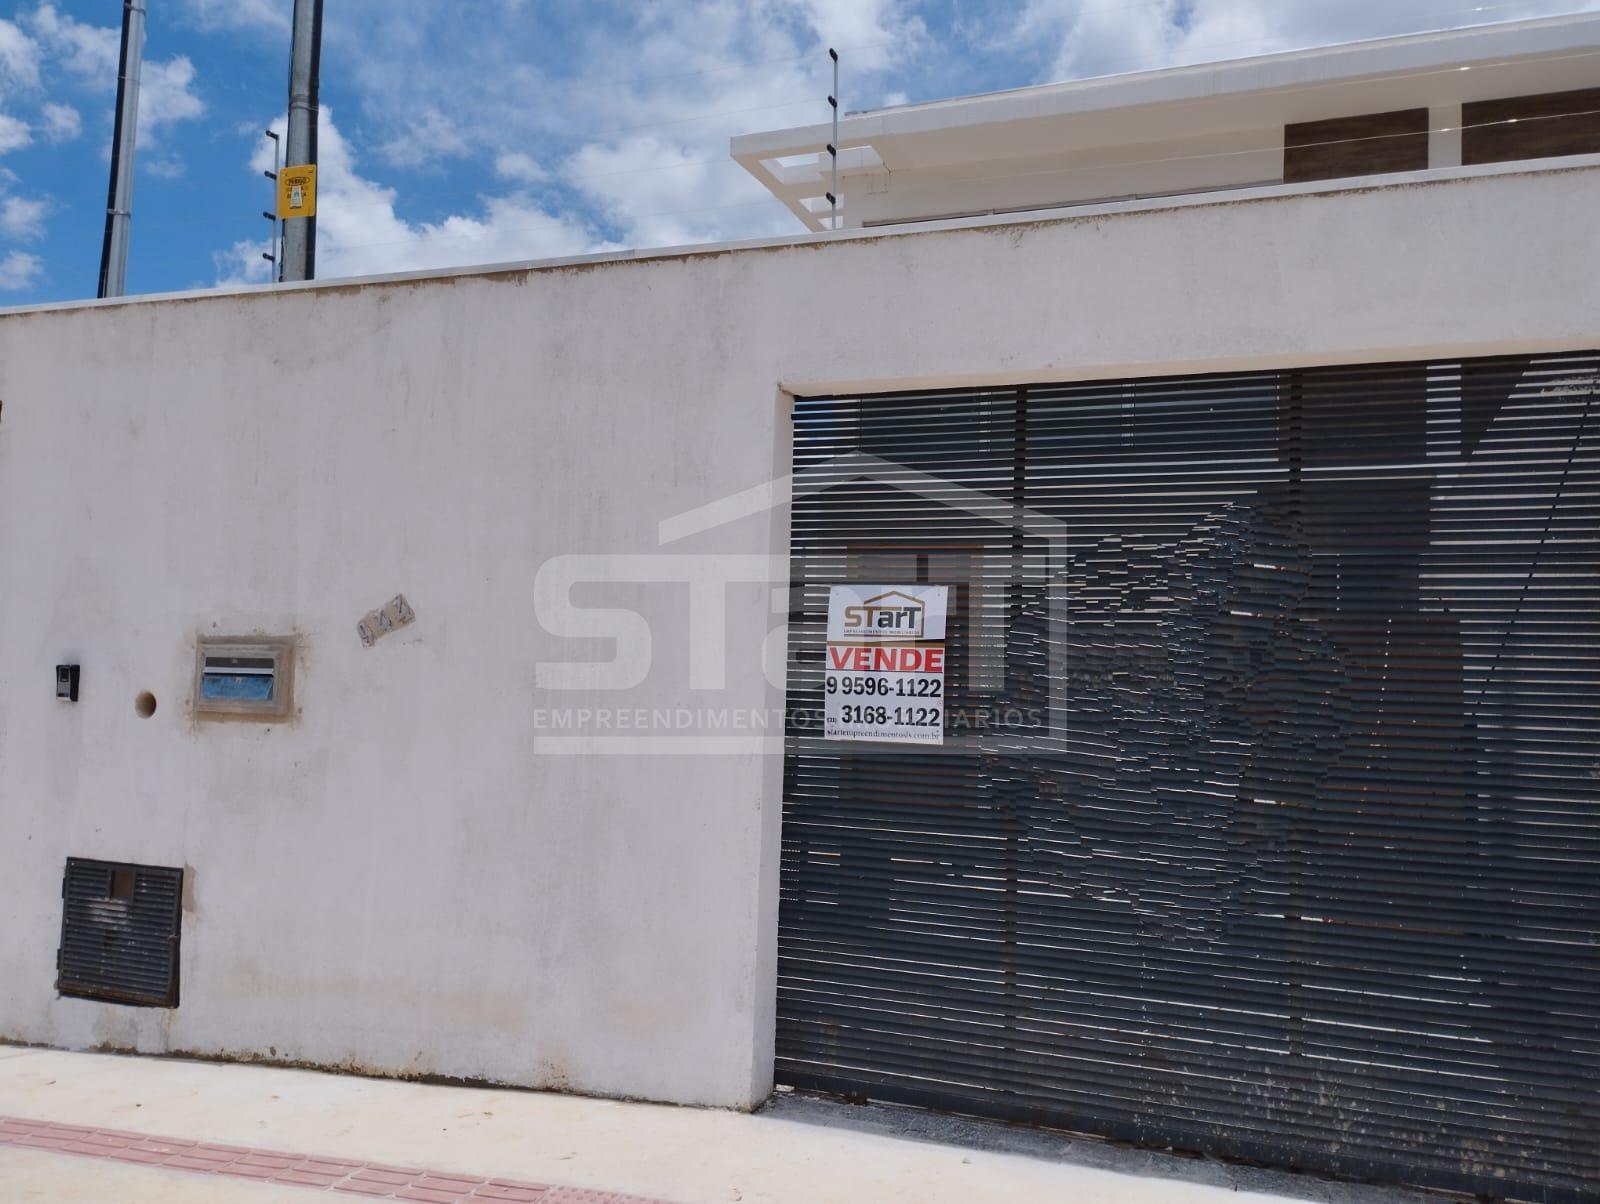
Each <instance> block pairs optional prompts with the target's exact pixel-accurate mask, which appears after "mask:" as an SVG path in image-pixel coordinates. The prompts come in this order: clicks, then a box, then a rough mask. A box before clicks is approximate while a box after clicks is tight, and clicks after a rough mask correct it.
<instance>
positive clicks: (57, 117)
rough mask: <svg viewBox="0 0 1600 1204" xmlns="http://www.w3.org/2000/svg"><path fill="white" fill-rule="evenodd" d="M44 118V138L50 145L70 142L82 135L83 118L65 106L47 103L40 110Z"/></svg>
mask: <svg viewBox="0 0 1600 1204" xmlns="http://www.w3.org/2000/svg"><path fill="white" fill-rule="evenodd" d="M41 112H42V114H43V117H44V136H45V139H46V140H47V141H49V142H51V143H52V144H59V143H62V142H71V141H72V140H73V139H74V138H76V137H77V136H78V135H79V134H81V133H83V117H82V116H81V115H80V114H79V112H78V110H77V109H75V108H73V107H72V106H71V105H67V104H57V103H55V102H54V101H52V102H50V103H47V104H46V105H45V106H44V108H43V110H41Z"/></svg>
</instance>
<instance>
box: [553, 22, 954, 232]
mask: <svg viewBox="0 0 1600 1204" xmlns="http://www.w3.org/2000/svg"><path fill="white" fill-rule="evenodd" d="M925 37H926V34H925V31H924V29H923V25H922V22H921V21H920V20H919V19H917V18H915V17H913V16H911V15H909V14H908V13H907V12H906V10H905V8H904V6H902V5H901V4H899V3H896V2H894V0H700V2H699V3H692V4H682V5H676V6H667V7H666V8H664V9H661V10H658V11H655V12H654V13H653V14H652V15H650V16H648V17H641V18H640V21H639V27H638V28H636V29H635V30H633V31H632V32H631V34H630V47H629V57H630V61H631V62H632V64H633V69H634V70H636V71H637V72H638V75H637V76H636V78H635V79H634V80H633V81H631V82H626V83H622V84H620V85H618V86H616V87H614V88H611V89H607V90H602V91H600V92H599V93H598V95H597V97H596V100H597V102H598V103H597V104H596V105H595V109H594V111H595V112H597V113H598V114H599V115H601V116H602V117H604V118H606V119H608V121H609V123H610V124H612V125H613V126H614V127H615V130H614V132H613V133H611V134H608V135H601V136H596V137H591V138H590V139H588V140H587V141H586V142H585V144H584V145H582V146H581V147H580V149H578V150H577V151H576V152H575V153H574V154H573V155H571V157H570V158H569V159H568V160H567V161H566V164H565V166H564V173H563V174H564V176H565V178H566V179H567V181H568V182H569V183H570V184H571V185H572V186H573V187H574V188H576V189H578V190H579V192H580V193H582V194H583V195H584V196H585V197H586V198H588V200H589V201H590V202H591V203H593V204H594V205H596V206H597V207H598V208H599V209H600V211H601V212H602V213H604V214H605V216H606V218H607V220H608V221H609V222H611V223H612V224H613V225H614V226H615V227H616V228H617V229H618V230H619V231H620V232H621V234H622V237H623V239H624V241H626V242H628V243H629V244H632V245H639V246H660V245H666V244H678V243H689V242H703V241H707V240H715V239H724V238H733V237H741V236H753V235H761V234H768V233H778V232H787V231H789V230H791V229H792V228H793V224H794V219H793V217H792V216H790V215H789V214H788V213H787V212H786V211H785V210H783V209H782V208H781V207H780V206H778V205H777V203H776V202H774V201H772V200H771V198H770V197H769V196H768V194H767V193H766V191H765V190H764V189H763V188H762V187H761V186H760V185H759V184H758V183H756V181H755V180H754V179H753V178H751V177H750V176H749V175H748V174H747V173H746V172H745V171H744V170H743V169H742V168H740V167H739V166H738V164H736V163H734V162H733V161H732V160H731V159H730V158H729V157H728V136H729V134H733V133H740V132H743V131H747V130H754V129H762V128H771V127H773V126H782V125H791V124H801V123H804V122H810V121H822V120H824V118H825V117H826V115H827V113H828V108H827V105H826V101H825V97H826V95H827V92H828V88H829V86H830V85H831V83H832V71H831V64H830V63H829V61H828V58H827V55H826V47H827V46H829V45H832V46H836V47H838V48H839V50H840V54H841V57H842V58H843V60H844V61H845V63H846V64H847V65H848V66H847V70H848V80H849V83H850V88H849V90H848V91H847V93H846V104H847V106H849V107H863V106H865V105H868V104H875V103H881V102H882V100H883V99H884V94H885V90H884V87H883V81H884V80H885V79H886V78H887V75H886V73H887V71H888V69H889V68H890V67H892V66H893V65H894V64H896V63H897V62H899V61H901V60H902V59H903V58H904V57H905V56H906V55H908V54H910V53H912V52H913V51H914V50H915V48H916V47H918V46H920V45H922V44H923V42H924V39H925ZM620 57H622V56H620V55H614V56H610V57H608V58H604V59H601V60H600V61H602V62H610V61H612V60H613V59H614V58H620ZM685 72H695V73H696V74H693V75H687V76H686V75H685V74H684V73H685Z"/></svg>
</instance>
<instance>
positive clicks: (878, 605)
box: [823, 585, 949, 744]
mask: <svg viewBox="0 0 1600 1204" xmlns="http://www.w3.org/2000/svg"><path fill="white" fill-rule="evenodd" d="M948 600H949V587H948V586H943V585H835V586H834V587H833V588H832V589H831V590H830V591H829V594H828V641H827V650H826V656H827V661H826V663H825V665H824V666H823V689H824V690H825V691H826V693H825V696H824V697H825V701H824V706H823V735H824V736H826V737H827V738H828V739H830V740H872V741H877V742H879V743H889V744H943V743H944V697H945V695H944V658H945V646H944V639H945V616H946V610H947V607H948Z"/></svg>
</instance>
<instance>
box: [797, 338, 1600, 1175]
mask: <svg viewBox="0 0 1600 1204" xmlns="http://www.w3.org/2000/svg"><path fill="white" fill-rule="evenodd" d="M1597 382H1600V353H1591V352H1584V353H1574V354H1567V355H1549V356H1539V357H1531V358H1530V357H1522V358H1502V359H1493V360H1472V361H1452V362H1439V363H1412V364H1382V365H1364V366H1357V367H1334V368H1318V369H1312V370H1300V371H1293V372H1272V373H1250V374H1237V375H1224V376H1203V377H1182V378H1168V379H1141V380H1119V381H1096V382H1092V383H1080V384H1063V385H1051V386H1039V385H1031V386H1027V387H1019V388H1013V389H994V390H988V391H976V392H957V393H936V394H931V393H930V394H898V395H893V396H883V397H862V398H808V399H800V400H797V402H796V404H795V408H794V429H795V454H794V466H795V472H796V497H795V503H794V510H793V525H792V532H793V534H792V559H793V565H792V573H793V581H794V585H795V595H794V602H793V606H792V610H791V615H790V620H791V623H790V631H791V635H790V657H789V675H790V687H789V688H790V696H789V703H790V727H789V736H788V755H787V757H786V764H785V803H784V837H783V868H782V903H781V913H780V937H779V993H778V1011H779V1014H778V1051H777V1054H778V1061H777V1066H778V1078H779V1081H780V1082H786V1083H789V1084H792V1085H795V1086H800V1087H807V1088H816V1089H823V1090H829V1091H837V1092H845V1093H851V1094H860V1095H865V1096H868V1097H872V1098H878V1099H884V1100H896V1101H902V1102H909V1103H915V1104H923V1105H929V1106H935V1107H942V1108H947V1109H951V1110H956V1111H962V1112H968V1113H975V1114H982V1115H989V1116H999V1117H1006V1118H1012V1119H1021V1120H1027V1121H1032V1122H1038V1123H1044V1124H1049V1125H1056V1126H1062V1127H1066V1128H1070V1129H1073V1130H1076V1131H1080V1132H1087V1133H1095V1134H1102V1135H1105V1136H1108V1137H1113V1138H1119V1139H1124V1140H1131V1141H1135V1142H1140V1143H1146V1144H1150V1145H1156V1146H1176V1147H1179V1148H1185V1149H1190V1150H1199V1151H1204V1152H1207V1153H1211V1154H1215V1155H1219V1156H1225V1157H1236V1158H1246V1159H1254V1160H1260V1161H1264V1162H1268V1163H1271V1164H1274V1165H1279V1166H1291V1167H1298V1168H1305V1169H1311V1170H1319V1171H1325V1172H1332V1173H1337V1174H1344V1175H1353V1176H1361V1177H1371V1178H1377V1179H1381V1180H1385V1181H1390V1182H1403V1183H1410V1184H1418V1185H1430V1186H1436V1187H1443V1188H1451V1189H1457V1190H1465V1191H1472V1192H1480V1193H1488V1194H1493V1195H1505V1196H1509V1197H1513V1198H1526V1199H1532V1200H1549V1201H1556V1200H1562V1201H1569V1200H1579V1199H1589V1200H1594V1199H1597V1198H1600V1194H1597V1193H1600V415H1596V414H1595V413H1594V412H1593V411H1594V409H1595V408H1596V393H1597V391H1600V383H1597ZM917 581H924V582H932V583H935V584H946V585H949V586H951V587H952V590H951V605H952V616H953V617H952V621H951V632H950V643H951V647H950V661H951V668H950V672H949V682H948V689H949V699H948V703H947V721H946V722H947V738H946V740H947V742H946V746H945V747H944V748H942V749H927V748H916V749H912V750H906V749H901V748H892V747H883V746H876V745H866V744H845V743H834V742H830V741H826V740H824V739H823V738H822V737H821V734H820V733H821V726H822V725H821V722H820V718H819V717H820V713H821V707H822V674H821V665H822V642H823V637H824V627H825V614H826V608H827V592H828V586H829V585H831V584H834V583H840V582H857V583H871V584H878V583H883V584H893V583H897V582H917Z"/></svg>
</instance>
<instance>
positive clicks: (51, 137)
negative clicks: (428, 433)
mask: <svg viewBox="0 0 1600 1204" xmlns="http://www.w3.org/2000/svg"><path fill="white" fill-rule="evenodd" d="M148 3H149V9H150V17H149V37H148V40H147V42H146V48H145V85H144V88H145V90H144V95H143V103H142V105H141V113H140V130H139V148H138V173H137V181H136V184H135V189H134V215H135V216H134V222H133V242H132V252H131V256H130V260H129V271H128V288H129V291H130V292H158V291H166V290H171V289H186V288H204V287H210V286H213V285H217V284H223V283H239V282H243V281H250V280H262V279H265V273H266V270H267V265H266V264H265V263H263V262H262V261H261V260H260V258H259V256H260V252H261V250H262V249H263V248H264V247H265V239H266V235H267V223H266V222H265V221H264V220H263V219H262V218H261V216H260V215H261V211H262V209H263V208H266V207H268V206H269V205H270V204H271V193H270V187H271V186H270V184H269V183H268V181H267V180H265V179H264V178H263V177H262V175H261V169H262V167H263V166H264V165H265V164H267V163H269V162H270V151H269V150H268V149H267V143H266V142H265V140H264V139H263V138H262V137H261V130H262V129H263V128H264V127H266V126H267V125H269V124H271V123H273V122H275V121H277V122H280V123H281V120H282V119H281V116H280V115H281V113H282V111H283V107H284V102H285V91H286V82H287V81H286V76H287V65H288V17H289V13H290V10H291V9H292V0H148ZM1595 8H1600V0H1553V2H1543V0H1515V2H1512V0H1483V2H1481V3H1475V4H1468V3H1464V2H1463V0H1018V2H1016V3H1010V4H1005V3H993V2H987V3H985V2H980V3H962V2H960V0H656V2H650V0H635V2H632V3H622V2H609V0H435V2H434V3H426V4H425V3H422V2H420V0H326V9H327V29H326V36H325V43H324V48H323V60H322V101H323V106H324V108H323V132H322V200H321V206H322V207H321V221H320V224H319V232H318V237H319V246H320V254H319V273H318V274H319V276H321V277H323V278H329V277H333V276H341V275H357V274H367V273H373V272H382V271H400V270H407V269H413V268H425V267H445V266H450V265H456V264H471V263H491V262H503V261H507V260H514V259H526V258H536V257H540V256H548V255H568V254H578V253H582V252H587V251H594V250H606V249H613V248H616V247H622V246H661V245H671V244H678V243H690V242H702V241H708V240H715V239H724V238H738V237H748V236H759V235H764V234H776V233H790V232H794V231H795V230H796V229H797V223H796V222H795V220H794V218H793V217H792V216H791V215H789V214H788V213H787V212H786V211H785V210H784V209H783V208H782V207H781V206H780V205H779V204H778V203H777V202H776V201H773V200H771V199H770V198H768V197H767V195H766V194H765V193H764V192H763V191H762V190H761V189H760V187H759V186H758V185H756V184H755V183H754V182H753V181H752V180H750V179H749V178H748V177H747V176H746V175H745V174H744V172H743V171H742V170H741V169H740V168H739V167H738V166H737V165H735V164H733V163H732V161H731V160H729V159H728V157H727V145H728V143H727V140H728V137H729V136H730V135H731V134H735V133H741V132H744V131H748V130H754V129H769V128H777V127H781V126H790V125H800V124H805V123H808V122H812V121H821V120H824V119H825V116H826V112H827V109H826V106H825V103H824V101H823V97H824V96H825V95H826V92H827V83H828V65H827V60H826V55H825V48H826V46H827V45H829V44H830V43H831V44H834V45H837V46H839V47H840V48H841V52H842V55H843V60H844V81H845V83H844V87H843V89H842V91H843V92H844V97H845V102H846V106H847V107H849V108H866V107H871V106H875V105H880V104H885V103H898V102H903V101H907V100H911V101H916V100H927V99H933V98H937V97H942V96H953V95H961V94H964V93H969V92H976V91H988V90H992V89H996V88H1011V87H1018V86H1021V85H1026V84H1032V83H1041V82H1046V81H1050V80H1056V79H1065V78H1074V77H1079V76H1085V75H1098V74H1105V73H1108V72H1115V71H1126V70H1139V69H1144V68H1151V67H1159V66H1164V65H1169V64H1173V63H1181V62H1196V61H1205V60H1212V59H1225V58H1237V57H1241V56H1245V55H1250V54H1260V53H1268V52H1271V51H1275V50H1283V49H1289V48H1294V47H1301V46H1313V45H1323V44H1327V43H1331V42H1341V41H1349V40H1352V39H1357V38H1365V37H1377V36H1383V35H1388V34H1395V33H1408V32H1414V31H1417V30H1423V29H1437V28H1449V27H1455V26H1462V25H1474V24H1483V23H1485V22H1490V21H1502V20H1515V19H1519V18H1523V17H1533V16H1549V15H1555V14H1558V13H1566V12H1576V11H1584V10H1589V9H1595ZM0 12H4V13H5V15H4V17H3V18H0V305H13V304H26V303H30V302H39V301H52V300H63V299H69V298H76V297H84V296H92V295H93V293H94V287H95V282H96V279H97V275H98V271H99V255H100V241H101V233H102V229H103V225H104V220H105V217H104V214H105V193H106V172H107V165H108V155H109V145H110V131H111V118H112V104H113V99H114V95H115V86H116V53H117V28H118V23H119V21H120V16H121V3H120V0H53V2H48V3H46V2H40V0H23V2H22V3H19V4H13V5H10V7H9V11H5V9H4V8H3V7H0Z"/></svg>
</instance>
